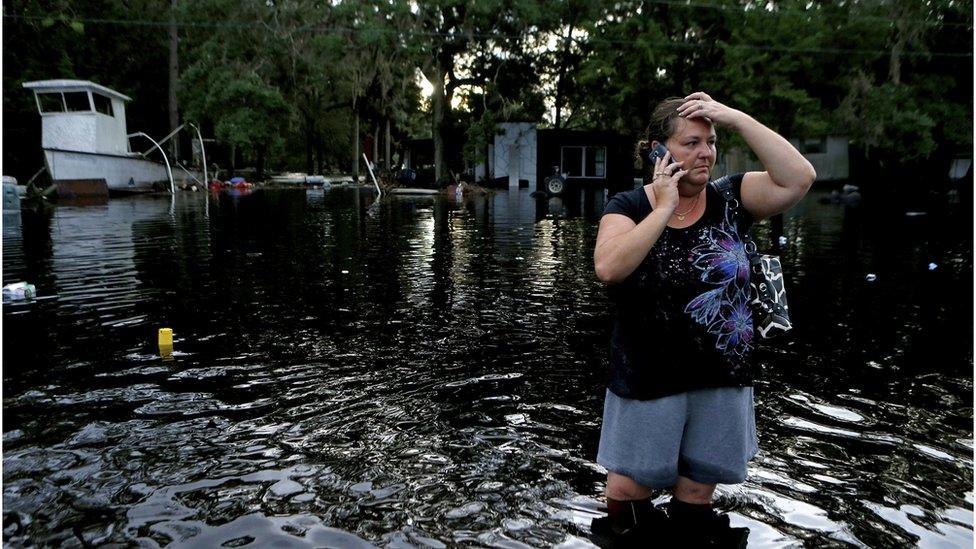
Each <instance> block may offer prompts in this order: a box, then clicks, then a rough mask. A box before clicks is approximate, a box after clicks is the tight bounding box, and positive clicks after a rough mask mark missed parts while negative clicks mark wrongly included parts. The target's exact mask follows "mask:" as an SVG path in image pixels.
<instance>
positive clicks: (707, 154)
mask: <svg viewBox="0 0 976 549" xmlns="http://www.w3.org/2000/svg"><path fill="white" fill-rule="evenodd" d="M664 146H665V147H667V148H668V150H669V151H671V155H672V156H673V157H674V159H675V160H676V161H680V162H681V169H683V170H688V173H687V174H685V176H684V177H682V178H681V181H680V183H685V184H686V186H689V187H692V189H690V190H699V191H700V190H701V188H702V187H704V186H705V185H706V184H708V182H709V180H710V179H711V174H712V168H713V167H714V166H715V156H716V151H715V127H714V126H713V125H712V124H710V123H709V122H705V121H703V120H699V119H692V120H688V119H685V118H681V119H679V120H678V127H677V129H676V131H675V132H674V134H673V135H672V136H671V137H670V138H668V140H667V142H666V143H665V144H664Z"/></svg>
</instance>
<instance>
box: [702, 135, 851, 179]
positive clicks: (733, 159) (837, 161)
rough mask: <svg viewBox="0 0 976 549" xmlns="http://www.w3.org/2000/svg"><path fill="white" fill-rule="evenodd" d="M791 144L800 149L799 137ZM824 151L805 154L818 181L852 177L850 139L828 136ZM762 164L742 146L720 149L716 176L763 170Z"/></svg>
mask: <svg viewBox="0 0 976 549" xmlns="http://www.w3.org/2000/svg"><path fill="white" fill-rule="evenodd" d="M789 141H790V144H792V145H793V146H794V147H796V148H797V149H798V150H801V152H802V149H800V140H799V139H790V140H789ZM824 145H825V146H824V152H822V153H810V152H808V153H805V154H804V155H803V157H804V158H806V159H807V160H808V161H810V164H812V165H813V168H814V169H815V170H817V181H838V180H843V179H847V178H848V177H850V158H849V154H848V140H847V138H845V137H827V138H826V139H825V143H824ZM764 169H765V168H763V166H762V164H760V163H759V161H758V160H757V159H755V158H753V157H752V155H751V154H750V153H749V152H748V151H746V150H745V149H741V148H734V149H727V150H725V151H721V150H720V151H719V158H718V162H716V165H715V170H714V171H713V176H714V177H721V176H723V175H725V174H730V173H742V172H753V171H763V170H764Z"/></svg>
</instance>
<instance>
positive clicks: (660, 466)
mask: <svg viewBox="0 0 976 549" xmlns="http://www.w3.org/2000/svg"><path fill="white" fill-rule="evenodd" d="M758 451H759V446H758V444H757V443H756V418H755V413H754V410H753V402H752V387H720V388H715V389H701V390H697V391H690V392H687V393H679V394H677V395H671V396H666V397H662V398H656V399H653V400H631V399H627V398H621V397H619V396H617V395H615V394H613V393H612V392H610V391H609V390H608V391H607V399H606V402H605V403H604V407H603V429H602V430H601V431H600V450H599V453H598V454H597V457H596V461H597V463H599V464H600V465H602V466H604V467H605V468H606V469H607V470H608V471H613V472H614V473H618V474H621V475H624V476H626V477H629V478H631V479H633V480H634V481H636V482H637V483H638V484H642V485H644V486H647V487H649V488H655V489H661V488H669V487H671V486H674V484H675V483H676V482H677V481H678V475H681V476H683V477H687V478H690V479H691V480H693V481H695V482H701V483H703V484H736V483H739V482H742V481H743V480H745V478H746V463H748V462H749V460H750V459H752V457H753V456H755V455H756V452H758Z"/></svg>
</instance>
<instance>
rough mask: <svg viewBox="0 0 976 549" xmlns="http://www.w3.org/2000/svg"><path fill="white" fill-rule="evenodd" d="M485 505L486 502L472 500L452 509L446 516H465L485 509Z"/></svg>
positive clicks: (452, 517) (451, 517)
mask: <svg viewBox="0 0 976 549" xmlns="http://www.w3.org/2000/svg"><path fill="white" fill-rule="evenodd" d="M485 507H486V506H485V504H484V503H482V502H480V501H472V502H471V503H465V504H464V505H462V506H460V507H457V508H454V509H451V510H450V511H448V512H447V513H446V514H445V515H444V516H446V517H447V518H450V519H454V518H464V517H468V516H471V515H475V514H478V513H480V512H482V511H484V510H485Z"/></svg>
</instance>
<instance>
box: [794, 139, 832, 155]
mask: <svg viewBox="0 0 976 549" xmlns="http://www.w3.org/2000/svg"><path fill="white" fill-rule="evenodd" d="M825 152H827V138H825V137H820V138H813V139H801V140H800V154H823V153H825Z"/></svg>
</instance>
